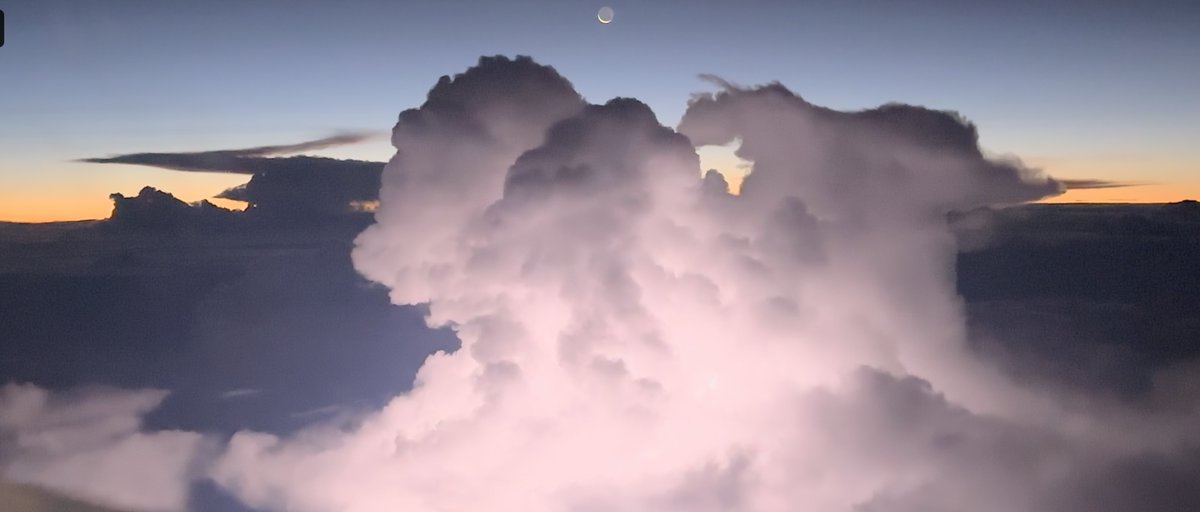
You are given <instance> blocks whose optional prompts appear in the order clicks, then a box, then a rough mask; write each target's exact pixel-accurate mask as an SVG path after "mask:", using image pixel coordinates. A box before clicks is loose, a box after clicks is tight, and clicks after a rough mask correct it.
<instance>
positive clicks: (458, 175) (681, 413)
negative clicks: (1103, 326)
mask: <svg viewBox="0 0 1200 512" xmlns="http://www.w3.org/2000/svg"><path fill="white" fill-rule="evenodd" d="M735 138H737V139H740V140H741V141H742V144H741V147H740V149H739V150H738V152H739V156H741V157H742V158H744V159H746V160H750V161H753V162H754V167H753V172H752V173H751V174H750V175H749V177H748V178H747V179H746V182H745V184H744V185H743V187H742V190H741V194H740V195H738V196H731V195H729V194H728V193H726V192H725V190H724V187H723V186H722V180H721V179H720V177H719V176H717V175H715V174H709V175H707V176H706V177H705V179H703V180H701V179H700V175H699V172H698V171H699V162H698V159H697V157H696V154H695V152H694V147H695V146H698V145H702V144H722V143H726V142H728V141H730V140H733V139H735ZM977 139H978V136H977V133H976V131H975V128H974V126H973V125H971V124H970V123H969V122H967V121H966V120H965V119H964V118H963V117H962V116H959V115H957V114H954V113H949V112H940V111H932V110H928V109H924V108H920V107H912V106H906V105H888V106H884V107H881V108H878V109H873V110H867V111H862V112H838V111H833V110H830V109H826V108H822V107H819V106H815V105H812V104H810V103H808V102H806V101H804V100H803V99H801V98H800V97H798V96H796V95H795V94H793V93H792V92H791V91H789V90H787V89H786V88H784V87H783V86H781V85H778V84H773V85H768V86H764V87H756V88H740V87H737V86H733V85H732V84H726V89H725V90H723V91H721V92H718V93H716V94H713V95H701V96H698V97H696V98H695V99H693V101H692V103H691V105H690V107H689V109H688V111H687V113H686V115H685V116H684V118H683V120H682V123H681V125H680V127H679V128H678V130H672V129H670V128H667V127H664V126H661V124H660V123H659V122H658V120H657V119H656V118H655V116H654V114H653V112H652V111H650V109H649V108H648V107H646V106H645V105H644V104H642V103H640V102H638V101H636V100H633V99H616V100H612V101H610V102H608V103H605V104H603V105H588V104H586V103H584V102H583V101H582V100H581V98H580V97H579V95H578V94H577V93H576V92H575V91H574V89H573V88H572V87H571V85H570V83H569V82H567V81H566V79H564V78H563V77H561V76H559V75H558V74H557V73H556V72H554V70H552V69H550V68H547V67H544V66H540V65H537V64H536V63H534V62H533V61H532V60H531V59H528V58H518V59H515V60H509V59H506V58H500V57H496V58H484V59H482V60H481V61H480V63H479V65H478V66H476V67H474V68H472V69H470V70H468V71H467V72H465V73H463V74H460V75H457V76H455V77H443V78H442V79H441V80H440V81H439V82H438V84H437V85H436V86H435V87H434V88H433V89H432V90H431V91H430V93H429V96H428V99H427V101H426V102H425V103H424V105H422V106H421V107H420V108H417V109H412V110H408V111H405V112H404V113H402V114H401V116H400V119H399V122H398V123H397V124H396V126H395V129H394V130H393V135H392V142H393V144H394V145H395V147H396V148H397V154H396V156H395V158H393V159H392V161H391V162H390V163H389V164H388V166H387V168H386V169H385V171H384V175H383V180H382V189H381V193H380V200H381V205H380V208H379V210H378V211H377V213H376V224H375V225H373V226H372V227H370V228H369V229H367V230H366V231H365V232H364V233H362V234H361V235H360V236H359V238H358V240H357V242H356V247H355V250H354V261H355V264H356V266H357V268H358V269H359V271H360V272H362V273H363V275H365V276H366V277H368V278H370V279H372V280H374V281H376V282H379V283H381V284H383V285H385V286H387V287H388V288H389V289H390V290H391V297H392V300H393V301H394V302H396V303H400V304H411V303H428V304H429V317H428V322H429V324H430V325H432V326H450V327H452V328H454V329H455V331H456V332H457V333H458V336H459V338H460V339H461V340H462V348H461V349H459V350H457V351H455V352H452V353H438V354H435V355H433V356H431V357H430V358H429V359H428V360H427V361H426V362H425V365H424V366H423V367H422V368H421V370H420V371H419V373H418V375H417V378H416V385H415V388H414V389H413V391H412V392H410V393H407V394H404V395H401V396H397V397H395V398H394V399H393V400H392V401H391V402H390V403H389V404H388V405H387V406H386V407H384V408H383V409H382V410H379V411H377V412H375V413H372V414H369V415H366V416H364V417H362V418H361V419H360V421H358V422H357V423H356V424H354V425H352V426H350V427H345V426H328V427H321V426H317V427H313V428H311V429H309V430H307V431H305V432H303V433H301V434H299V435H295V436H292V437H287V438H280V437H276V436H273V435H269V434H264V433H254V432H242V433H239V434H237V435H236V436H234V437H233V438H232V440H231V441H230V443H229V447H228V450H227V451H226V453H225V454H224V455H223V457H222V458H221V459H220V460H219V461H218V463H217V464H216V465H215V466H214V470H213V478H214V479H215V480H216V481H217V482H218V483H219V484H220V485H222V486H224V487H225V488H226V489H228V490H230V491H231V492H232V493H234V494H235V495H237V496H238V497H240V498H241V499H243V500H244V501H245V502H246V503H248V504H250V505H252V506H256V507H262V508H266V509H279V510H284V509H286V510H296V511H321V510H351V511H384V510H388V511H390V510H445V511H472V510H484V509H486V510H500V511H517V510H521V511H534V512H562V511H572V512H575V511H578V512H585V511H588V512H590V511H606V512H607V511H639V510H665V511H685V510H686V511H718V510H721V511H746V512H776V511H785V510H796V509H806V510H824V511H847V512H849V511H889V512H891V511H916V510H922V511H926V512H928V511H946V512H949V511H957V510H978V511H996V512H999V511H1011V510H1026V511H1064V510H1081V511H1082V510H1118V509H1119V508H1114V507H1116V505H1113V504H1114V503H1128V502H1129V500H1135V501H1136V500H1137V499H1140V498H1139V496H1143V495H1149V494H1152V493H1153V492H1155V491H1153V490H1148V489H1151V488H1153V486H1150V487H1146V488H1132V487H1130V488H1126V489H1124V491H1126V492H1125V493H1124V494H1122V493H1120V492H1118V493H1116V494H1120V495H1121V497H1122V498H1123V499H1125V501H1121V500H1111V499H1107V500H1097V499H1094V498H1093V497H1092V496H1090V495H1089V494H1087V492H1085V490H1086V489H1090V488H1096V487H1098V486H1099V487H1104V486H1111V485H1114V482H1116V479H1117V478H1119V475H1120V474H1122V473H1121V472H1122V471H1124V469H1122V468H1124V467H1126V466H1127V465H1128V463H1129V462H1130V461H1134V460H1141V459H1149V460H1155V461H1160V462H1164V461H1165V462H1164V466H1163V467H1177V466H1178V464H1176V465H1175V466H1172V465H1171V464H1173V463H1174V461H1175V459H1173V458H1172V457H1170V456H1164V455H1163V454H1164V453H1171V452H1170V451H1169V450H1171V449H1174V448H1177V447H1187V446H1193V447H1194V446H1195V444H1194V439H1192V438H1191V437H1190V436H1189V435H1188V432H1189V430H1188V428H1187V427H1188V426H1189V425H1194V424H1195V415H1194V414H1191V415H1189V414H1182V415H1178V416H1172V415H1170V414H1166V413H1163V412H1147V411H1144V410H1143V411H1138V412H1134V411H1130V410H1126V409H1122V408H1120V407H1114V406H1111V404H1104V405H1103V406H1101V405H1099V403H1100V402H1102V401H1101V400H1096V401H1089V400H1085V401H1082V402H1080V401H1076V402H1074V405H1073V406H1071V407H1067V406H1066V405H1064V403H1065V402H1066V401H1068V399H1067V398H1064V397H1061V396H1056V395H1054V394H1051V393H1045V392H1043V391H1044V390H1038V389H1030V388H1029V387H1028V386H1027V385H1025V384H1023V383H1019V382H1014V381H1012V380H1011V379H1009V378H1008V377H1006V376H1005V375H1004V374H1002V373H1001V372H999V371H997V370H996V369H995V368H992V367H991V366H990V365H989V364H987V363H986V362H984V361H982V360H980V359H978V358H976V357H974V356H973V354H972V353H971V352H970V351H969V350H967V347H966V345H965V343H964V342H965V329H964V321H963V315H962V311H961V304H960V300H959V299H958V297H957V295H956V294H955V290H954V287H953V270H954V269H953V262H954V254H955V251H956V246H955V240H954V237H953V236H952V235H951V233H950V231H949V228H948V226H947V224H946V215H947V213H949V212H951V211H956V210H969V209H971V208H976V207H981V206H986V205H995V204H1012V203H1019V202H1024V201H1030V200H1036V199H1039V198H1042V197H1045V196H1048V195H1052V194H1056V193H1059V192H1061V191H1062V189H1063V184H1062V183H1060V182H1058V181H1055V180H1053V179H1051V178H1048V177H1045V176H1043V175H1041V174H1040V173H1038V172H1037V171H1036V170H1033V169H1028V168H1024V167H1022V166H1020V165H1019V164H1016V163H1013V162H1008V161H997V160H992V159H989V158H987V157H985V156H984V154H983V152H982V151H981V150H980V148H979V146H978V141H977ZM1076 398H1077V397H1076ZM1188 403H1192V402H1188ZM1172 414H1175V413H1172ZM1168 418H1170V419H1168ZM1149 425H1153V426H1155V430H1154V432H1155V434H1154V435H1153V436H1147V435H1143V433H1142V432H1143V430H1142V429H1143V428H1145V427H1147V426H1149ZM1163 450H1168V451H1166V452H1164V451H1163ZM1114 475H1116V476H1114ZM1176 476H1177V475H1176ZM1115 485H1119V482H1117V483H1115ZM1185 498H1186V497H1185ZM1183 502H1186V499H1185V500H1184V501H1183Z"/></svg>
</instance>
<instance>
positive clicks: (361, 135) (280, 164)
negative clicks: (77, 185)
mask: <svg viewBox="0 0 1200 512" xmlns="http://www.w3.org/2000/svg"><path fill="white" fill-rule="evenodd" d="M375 137H378V134H374V133H369V132H355V133H344V134H338V135H333V136H329V137H324V138H320V139H316V140H311V141H305V142H300V143H297V144H284V145H275V146H258V147H253V148H245V149H226V150H216V151H197V152H181V153H129V154H124V155H117V156H111V157H98V158H84V159H81V160H79V161H80V162H86V163H97V164H128V165H145V166H150V167H158V168H161V169H170V170H175V171H192V172H227V173H235V174H254V173H258V172H265V171H270V170H279V169H286V168H288V167H289V166H291V165H295V163H296V162H298V161H303V160H290V159H276V158H264V157H270V156H276V155H288V154H295V153H303V152H306V151H317V150H322V149H328V148H332V147H337V146H344V145H349V144H357V143H361V142H365V141H368V140H371V139H372V138H375ZM307 158H312V159H316V158H318V157H307ZM320 161H326V162H328V161H339V160H335V159H320ZM345 162H350V163H351V165H353V164H373V163H375V162H361V161H357V160H346V161H345ZM380 165H382V164H380Z"/></svg>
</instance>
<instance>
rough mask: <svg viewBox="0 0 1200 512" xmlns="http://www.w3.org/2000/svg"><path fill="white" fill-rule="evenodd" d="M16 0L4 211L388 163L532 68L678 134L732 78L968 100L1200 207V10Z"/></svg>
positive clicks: (1054, 146) (1082, 173)
mask: <svg viewBox="0 0 1200 512" xmlns="http://www.w3.org/2000/svg"><path fill="white" fill-rule="evenodd" d="M609 3H610V5H612V7H613V8H614V10H615V12H616V19H615V21H614V22H613V23H611V24H608V25H601V24H599V23H597V21H596V18H595V13H596V10H597V9H598V8H599V7H601V6H602V5H603V4H602V3H601V2H594V1H578V0H554V1H526V0H514V1H505V2H482V3H475V2H470V3H468V2H463V1H460V0H447V1H440V2H404V1H397V0H387V1H365V0H364V1H354V2H336V3H334V2H316V1H308V0H303V1H287V2H282V1H268V0H242V1H224V0H219V1H214V2H189V1H182V0H169V1H135V0H116V1H111V2H102V3H101V2H86V3H80V2H72V1H59V0H46V1H38V2H27V1H20V2H14V1H12V0H0V9H3V10H4V11H5V13H6V19H7V25H8V26H7V37H6V42H5V45H4V46H3V47H0V76H3V82H4V94H3V95H0V120H2V122H0V220H10V221H52V220H71V219H88V218H103V217H106V216H107V215H108V213H109V211H110V210H111V203H110V201H109V199H108V195H109V194H110V193H113V192H120V193H124V194H130V193H135V192H136V191H137V190H139V189H140V188H141V187H143V186H146V185H151V186H155V187H156V188H160V189H163V190H167V191H169V192H172V193H174V194H176V195H177V196H179V197H181V198H183V199H185V200H189V201H194V200H199V199H203V198H208V197H211V196H213V195H215V194H217V193H219V192H220V191H222V190H224V189H226V188H228V187H230V186H233V185H237V184H239V183H241V182H244V181H245V180H246V177H245V176H236V175H228V174H204V173H180V172H169V171H163V170H159V169H153V168H148V167H140V168H139V167H135V166H125V165H103V166H101V165H96V164H87V163H80V162H76V160H78V159H82V158H95V157H105V156H110V155H114V154H122V153H134V152H156V151H158V152H169V151H202V150H217V149H232V148H242V147H251V146H260V145H268V144H288V143H294V142H298V141H301V140H310V139H314V138H319V137H324V136H328V135H330V134H333V133H338V132H343V131H364V130H365V131H374V132H378V133H380V134H381V136H380V137H378V138H374V139H371V140H369V141H367V142H363V143H360V144H355V145H352V146H346V147H341V148H337V149H331V150H326V151H323V152H318V153H317V154H322V155H326V156H335V157H342V158H357V159H365V160H377V161H382V160H386V159H387V158H389V157H390V156H391V154H392V153H393V151H394V150H393V149H392V148H391V147H390V146H389V144H388V143H387V138H386V136H384V134H386V132H387V130H389V129H390V128H391V126H392V125H393V124H394V123H395V117H396V115H397V114H398V113H399V112H400V111H401V110H403V109H405V108H409V107H412V106H415V105H418V104H420V103H421V101H422V100H423V97H424V94H425V92H426V91H427V88H428V85H429V78H428V77H431V76H440V75H445V74H453V73H456V72H459V71H461V70H462V69H465V68H466V67H468V66H470V65H471V64H473V63H474V62H475V61H476V60H477V59H478V57H479V56H480V55H491V54H506V55H517V54H525V55H531V56H533V57H534V58H536V59H538V61H539V62H541V63H545V64H548V65H552V66H554V67H555V68H556V69H558V70H559V71H560V72H562V73H563V74H564V75H565V76H568V77H570V79H571V80H572V82H573V83H574V85H575V87H576V89H577V90H578V91H580V93H581V94H583V95H584V97H585V98H586V99H587V100H589V101H591V102H593V103H596V102H603V101H606V100H607V99H609V98H612V97H616V96H630V97H637V98H639V99H641V100H642V101H645V102H646V103H648V104H649V105H650V106H651V107H652V108H653V109H654V111H655V113H656V114H657V116H658V117H659V119H660V120H661V121H663V122H664V124H667V125H674V124H675V123H677V122H678V120H679V118H680V116H681V115H682V113H683V111H684V109H685V107H686V104H687V100H688V98H689V94H690V93H692V92H695V91H702V90H711V89H712V86H711V85H710V84H707V83H705V82H703V81H701V80H699V79H698V78H697V75H698V74H699V73H712V74H715V75H718V76H720V77H722V78H724V79H726V80H729V81H732V82H735V83H740V84H748V85H749V84H759V83H765V82H769V81H773V80H777V81H780V82H782V83H783V84H784V85H786V86H787V87H789V88H790V89H791V90H793V91H794V92H796V93H797V94H799V95H800V96H802V97H804V98H805V99H807V100H809V101H812V102H814V103H816V104H820V105H825V106H828V107H831V108H837V109H849V110H856V109H864V108H871V107H874V106H878V105H880V104H883V103H887V102H905V103H911V104H915V105H923V106H926V107H929V108H934V109H949V110H956V111H958V112H960V113H962V114H963V115H965V116H966V117H967V118H968V119H970V120H971V121H973V122H974V123H976V125H977V126H978V127H979V132H980V138H981V145H982V147H983V148H984V149H985V150H986V151H989V152H991V153H993V154H996V155H1013V156H1017V157H1019V158H1021V159H1022V160H1023V161H1024V162H1026V163H1027V164H1028V165H1030V166H1034V167H1039V168H1042V169H1043V170H1045V171H1046V172H1047V173H1049V174H1051V175H1053V176H1055V177H1058V178H1064V179H1100V180H1107V181H1114V182H1118V183H1123V184H1132V185H1137V186H1129V187H1119V188H1103V189H1089V190H1073V191H1069V192H1068V193H1067V194H1065V195H1063V196H1059V197H1057V198H1054V199H1052V200H1054V201H1064V202H1072V201H1085V202H1167V201H1178V200H1181V199H1186V198H1196V197H1200V146H1197V145H1196V144H1195V136H1196V134H1197V133H1198V130H1197V126H1196V121H1195V120H1196V119H1200V93H1197V92H1195V84H1196V83H1200V66H1196V65H1194V63H1195V62H1200V7H1198V4H1196V3H1195V2H1185V1H1179V2H1176V1H1162V2H1111V1H1101V2H1027V1H1016V2H1002V3H1000V2H997V3H993V4H992V5H981V6H975V5H967V4H968V3H965V2H949V1H929V0H912V1H894V0H889V1H870V0H818V1H796V2H792V1H774V0H751V1H747V2H705V1H686V2H684V1H674V0H655V1H644V0H643V1H627V0H622V1H616V0H614V1H612V2H609Z"/></svg>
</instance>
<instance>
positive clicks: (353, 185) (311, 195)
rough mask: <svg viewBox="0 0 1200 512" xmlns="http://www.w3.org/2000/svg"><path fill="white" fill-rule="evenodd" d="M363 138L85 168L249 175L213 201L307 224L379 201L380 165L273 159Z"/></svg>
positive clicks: (141, 157) (124, 158)
mask: <svg viewBox="0 0 1200 512" xmlns="http://www.w3.org/2000/svg"><path fill="white" fill-rule="evenodd" d="M370 137H371V135H368V134H344V135H336V136H333V137H327V138H323V139H318V140H314V141H308V142H302V143H299V144H291V145H281V146H261V147H255V148H247V149H235V150H220V151H203V152H194V153H133V154H128V155H118V156H114V157H107V158H89V159H85V160H82V161H84V162H89V163H121V164H133V165H147V166H152V167H159V168H162V169H170V170H177V171H195V172H223V173H235V174H249V175H251V178H250V181H249V182H248V183H246V184H244V185H240V186H237V187H234V188H231V189H228V190H225V191H223V192H221V193H219V194H218V195H217V196H216V197H219V198H224V199H232V200H236V201H244V202H246V203H249V205H250V208H251V209H253V210H255V211H256V212H257V213H261V214H263V215H266V216H271V217H275V218H279V219H290V220H312V219H314V218H320V217H328V216H336V215H342V214H345V213H351V212H354V211H357V210H361V209H362V207H363V205H367V204H370V203H372V202H373V201H375V200H376V199H378V197H379V185H380V172H381V171H382V170H383V163H382V162H370V161H363V160H349V159H337V158H325V157H316V156H304V155H300V156H288V157H278V156H270V155H279V154H286V153H297V152H302V151H310V150H316V149H323V148H327V147H332V146H337V145H343V144H351V143H355V142H361V141H363V140H366V139H368V138H370Z"/></svg>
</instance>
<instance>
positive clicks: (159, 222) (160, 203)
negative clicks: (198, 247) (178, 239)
mask: <svg viewBox="0 0 1200 512" xmlns="http://www.w3.org/2000/svg"><path fill="white" fill-rule="evenodd" d="M109 197H111V198H112V200H113V211H112V215H111V216H110V217H109V219H108V221H107V224H108V225H110V226H112V227H115V228H119V229H134V230H148V231H160V232H163V231H168V232H170V231H174V232H178V231H181V230H197V229H198V230H210V229H220V228H226V227H229V225H230V223H231V222H233V221H234V220H235V218H236V217H237V213H236V212H233V211H231V210H227V209H225V208H221V207H219V206H216V205H214V204H212V203H210V202H208V201H199V202H197V203H194V204H188V203H185V202H183V201H181V200H179V199H176V198H175V196H173V195H171V194H169V193H166V192H162V191H160V190H157V189H155V188H153V187H145V188H143V189H142V190H141V191H140V192H138V195H136V196H133V197H125V196H123V195H121V194H112V195H111V196H109Z"/></svg>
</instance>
